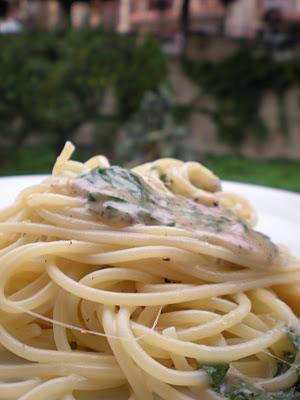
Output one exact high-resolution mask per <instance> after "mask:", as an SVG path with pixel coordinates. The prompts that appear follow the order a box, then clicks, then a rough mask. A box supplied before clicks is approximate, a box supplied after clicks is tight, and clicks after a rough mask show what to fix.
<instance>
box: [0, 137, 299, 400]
mask: <svg viewBox="0 0 300 400" xmlns="http://www.w3.org/2000/svg"><path fill="white" fill-rule="evenodd" d="M72 151H73V146H72V145H71V144H70V143H67V144H66V146H65V148H64V150H63V152H62V154H61V155H60V156H59V157H58V159H57V162H56V164H55V166H54V169H53V174H52V176H51V177H49V178H47V179H45V180H44V182H42V183H41V184H40V185H37V186H34V187H31V188H28V189H26V190H25V191H23V192H22V193H21V194H20V195H19V196H18V198H17V200H16V201H15V203H14V204H13V205H12V206H10V207H8V208H7V209H5V210H2V211H0V352H1V355H2V358H1V359H2V364H1V365H0V380H1V383H0V399H21V400H25V399H26V400H46V399H51V400H55V399H62V400H71V399H80V398H86V397H85V396H86V394H85V393H86V392H89V393H90V394H91V395H93V394H95V397H94V398H104V397H96V393H98V394H99V393H100V395H101V393H102V396H104V393H106V395H105V396H109V395H108V394H107V393H108V392H107V391H106V390H107V389H109V392H110V396H111V398H114V397H113V396H114V393H117V392H114V391H115V390H116V391H118V392H119V393H122V396H123V397H122V398H124V399H128V400H153V399H155V398H161V399H167V400H169V399H172V400H173V399H174V400H177V399H178V400H193V399H216V398H222V396H223V397H224V396H226V390H225V389H226V385H229V386H228V387H230V385H232V384H231V383H230V382H233V381H235V380H236V379H238V382H243V383H245V384H247V385H250V386H251V387H254V388H255V390H256V389H257V390H264V391H265V393H272V392H275V391H276V392H278V391H284V390H286V389H289V388H290V387H292V386H293V385H295V383H296V382H297V379H298V378H297V374H296V372H295V365H296V364H295V363H296V362H297V360H298V358H299V357H298V355H296V357H295V361H294V364H293V365H292V366H291V368H289V369H286V370H285V372H284V373H283V374H282V375H278V376H275V375H276V369H277V367H278V360H282V359H283V357H284V354H285V352H292V353H295V350H294V348H293V345H292V343H291V341H290V340H289V338H288V335H287V330H293V331H294V332H296V333H298V332H299V330H300V325H299V320H298V317H297V315H298V314H299V312H300V306H299V296H300V265H299V263H298V261H297V260H295V259H294V258H292V256H291V255H289V254H285V253H284V251H283V250H280V249H278V248H277V247H276V246H275V245H273V244H272V243H271V242H270V241H269V240H268V239H267V238H265V237H264V236H261V235H259V234H257V233H255V231H252V229H251V227H253V226H254V224H255V220H256V218H255V214H254V212H253V210H252V209H251V207H250V205H249V204H248V203H247V201H246V200H244V199H242V198H240V197H238V196H235V195H231V194H227V193H223V192H222V191H221V185H220V181H219V179H218V178H217V177H216V176H215V175H214V174H213V173H212V172H211V171H209V170H208V169H207V168H205V167H204V166H202V165H200V164H199V163H195V162H188V163H184V162H182V161H179V160H173V159H162V160H157V161H155V162H153V163H147V164H144V165H141V166H138V167H136V168H134V169H133V171H132V173H131V172H124V171H125V170H124V171H123V172H122V171H121V170H120V171H121V172H120V173H123V174H129V175H128V177H129V178H128V179H131V181H130V182H131V183H130V184H132V182H133V183H134V182H136V184H137V185H140V184H144V183H143V182H145V185H146V186H145V187H146V189H145V190H146V194H147V193H148V194H147V196H148V197H147V198H146V197H145V199H144V200H143V201H144V202H146V201H148V200H149V201H150V200H151V201H152V202H153V204H154V206H151V207H152V208H151V209H150V208H149V207H148V208H147V204H146V203H143V204H144V205H143V207H140V204H139V203H137V202H135V203H134V202H133V203H130V201H131V200H132V198H135V199H136V197H134V196H143V195H144V194H143V193H142V192H139V193H137V194H136V193H135V192H134V190H135V188H134V186H129V189H128V193H127V192H126V188H124V191H123V192H122V191H121V192H120V187H119V186H118V185H119V184H120V182H119V180H120V179H121V178H120V177H118V176H116V179H118V182H117V183H116V185H117V186H115V187H114V188H113V189H114V190H115V192H114V193H113V194H112V193H111V187H108V186H107V185H108V184H107V182H108V181H107V179H108V178H107V177H106V176H104V177H102V178H101V179H103V180H104V181H105V182H104V186H103V182H102V186H103V187H104V191H102V192H101V191H100V192H99V190H98V189H99V188H97V187H95V190H94V191H93V190H90V188H91V187H93V182H92V181H91V180H89V179H90V178H89V174H90V173H91V172H90V171H91V170H92V171H97V169H98V172H99V171H100V172H99V173H100V174H104V173H105V171H106V169H108V168H109V163H108V161H107V159H106V158H105V157H103V156H99V157H93V158H92V159H90V160H88V161H87V162H86V163H84V164H81V163H79V162H75V161H71V160H70V159H69V158H70V156H71V154H72ZM99 168H100V169H99ZM95 169H96V170H95ZM112 171H113V170H112ZM115 171H118V170H115ZM130 174H132V175H130ZM124 176H125V175H124ZM124 176H123V178H122V179H123V181H122V182H123V183H124V182H125V181H124V179H125V178H126V177H125V178H124ZM126 176H127V175H126ZM139 177H141V178H139ZM82 179H87V180H88V181H87V182H86V181H82ZM113 179H114V178H113ZM126 179H127V178H126ZM126 179H125V180H126ZM82 182H83V184H82ZM105 185H106V186H105ZM96 186H97V185H96ZM96 189H97V190H96ZM147 190H148V192H147ZM108 192H109V193H108ZM149 193H150V194H149ZM156 194H157V196H158V197H157V199H158V200H157V199H156V198H155V199H154V200H155V201H156V203H155V202H154V200H153V196H154V195H156ZM103 196H104V197H105V200H103ZM124 196H125V197H124ZM130 196H131V197H130ZM132 196H133V197H132ZM145 196H146V195H145ZM151 196H152V197H151ZM147 199H148V200H147ZM164 199H167V203H165V202H164V201H165V200H164ZM103 201H108V203H109V205H108V206H107V207H106V208H105V207H104V205H105V204H106V203H103ZM108 203H107V204H108ZM115 203H118V204H117V206H116V205H115ZM111 204H112V205H113V206H112V205H111ZM119 204H121V205H119ZM109 207H111V208H109ZM114 207H116V208H114ZM126 207H127V208H126ZM160 207H161V208H160ZM172 207H173V208H174V210H175V209H176V210H177V211H174V210H172ZM149 210H150V211H151V210H152V211H153V214H151V212H152V211H151V212H150V211H149ZM108 211H110V212H111V214H109V215H108V214H105V213H107V212H108ZM117 212H119V213H120V214H117ZM198 212H199V213H200V214H201V215H200V214H199V215H200V217H199V215H196V213H198ZM181 213H182V214H184V217H183V219H180V215H181ZM171 217H174V221H173V219H172V218H171ZM194 217H195V218H196V219H197V218H198V219H197V221H196V222H195V220H194ZM109 218H111V220H112V221H110V220H109ZM134 218H136V220H135V219H134ZM189 221H191V224H190V226H189ZM203 221H204V222H203ZM198 222H199V224H200V225H199V226H198V225H197V224H198ZM214 223H217V226H216V227H215V226H214V225H213V224H214ZM227 228H228V231H226V229H227ZM287 288H288V290H287ZM289 305H290V306H289ZM15 356H17V357H18V360H16V361H10V362H9V364H7V363H6V362H5V359H7V358H11V357H15ZM220 363H228V365H229V366H230V368H229V371H228V372H227V377H226V379H225V380H224V388H225V389H224V390H223V392H222V394H220V393H219V394H217V393H216V392H215V391H214V390H213V389H214V388H212V387H211V383H212V381H211V377H210V376H209V374H207V372H206V370H205V368H202V366H203V365H204V364H208V365H218V364H220ZM226 380H227V383H226ZM228 382H229V383H228ZM282 393H284V392H282ZM266 396H269V395H268V394H266ZM89 398H90V397H89ZM91 398H92V397H91ZM105 398H109V397H105ZM245 398H246V397H245ZM266 398H269V397H266ZM270 398H271V397H270ZM283 398H284V397H283Z"/></svg>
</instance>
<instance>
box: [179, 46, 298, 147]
mask: <svg viewBox="0 0 300 400" xmlns="http://www.w3.org/2000/svg"><path fill="white" fill-rule="evenodd" d="M182 64H183V67H184V69H185V71H186V73H187V74H188V76H189V77H190V78H191V79H192V80H193V81H194V82H196V83H197V84H198V85H199V86H200V87H201V88H202V89H203V91H204V92H205V93H208V94H210V95H212V96H214V98H215V100H216V108H215V109H214V110H205V112H207V113H209V114H210V115H211V117H212V119H213V120H214V121H215V123H216V125H217V128H218V133H219V136H220V138H222V139H223V140H225V141H227V142H229V143H230V144H232V145H234V146H239V145H240V144H241V143H242V142H243V141H244V140H245V138H246V136H247V135H253V136H256V137H258V138H262V139H263V138H265V137H266V135H267V133H268V132H267V127H266V126H265V124H264V122H263V120H262V118H261V115H260V108H261V102H262V98H263V95H264V94H265V93H266V91H273V92H275V93H276V94H277V95H278V99H279V101H281V106H282V98H283V95H284V93H285V91H286V90H287V89H288V88H289V87H290V86H291V85H297V84H299V82H300V58H299V57H293V58H292V59H287V60H279V59H278V58H276V57H275V56H274V54H272V52H271V51H270V50H268V49H266V48H263V47H258V46H257V45H252V44H249V43H248V44H247V43H242V44H241V46H240V48H239V50H238V51H237V52H236V53H234V54H233V55H232V56H229V57H227V58H225V59H223V60H222V61H219V62H211V61H194V60H191V59H189V58H187V57H183V59H182ZM283 109H284V108H283V107H281V110H283ZM202 111H203V110H202ZM279 118H280V121H279V122H280V124H281V128H282V129H284V128H285V129H286V126H285V125H286V118H285V115H284V114H283V112H281V113H280V115H279Z"/></svg>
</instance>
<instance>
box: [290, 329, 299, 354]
mask: <svg viewBox="0 0 300 400" xmlns="http://www.w3.org/2000/svg"><path fill="white" fill-rule="evenodd" d="M288 337H289V339H290V341H291V342H292V344H293V346H294V347H295V349H296V350H299V351H300V335H296V334H295V333H294V332H291V331H290V332H288Z"/></svg>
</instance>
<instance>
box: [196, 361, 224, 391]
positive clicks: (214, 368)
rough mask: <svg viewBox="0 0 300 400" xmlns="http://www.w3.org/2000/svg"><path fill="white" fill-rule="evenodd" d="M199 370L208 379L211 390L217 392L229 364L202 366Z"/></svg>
mask: <svg viewBox="0 0 300 400" xmlns="http://www.w3.org/2000/svg"><path fill="white" fill-rule="evenodd" d="M201 369H203V371H205V372H206V373H207V375H208V376H209V377H210V380H211V385H212V388H213V389H214V390H215V391H217V392H219V390H220V386H221V384H222V382H223V379H224V378H225V375H226V374H227V371H228V369H229V364H203V365H202V366H201Z"/></svg>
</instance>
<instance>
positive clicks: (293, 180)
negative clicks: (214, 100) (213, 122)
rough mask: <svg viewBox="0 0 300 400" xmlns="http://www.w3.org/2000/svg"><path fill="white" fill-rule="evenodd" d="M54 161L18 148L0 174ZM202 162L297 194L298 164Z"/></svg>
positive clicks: (79, 155) (223, 174)
mask: <svg viewBox="0 0 300 400" xmlns="http://www.w3.org/2000/svg"><path fill="white" fill-rule="evenodd" d="M88 156H89V153H88V151H86V150H84V149H78V150H77V151H76V153H75V158H76V159H78V160H81V161H83V160H85V159H86V158H88ZM55 158H56V156H55V153H54V151H53V150H51V149H50V148H49V146H34V147H26V148H23V149H19V150H17V151H15V152H13V153H11V154H10V156H9V157H4V158H3V157H1V165H0V175H1V176H5V175H19V174H37V173H49V172H50V171H51V168H52V166H53V163H54V161H55ZM202 162H203V163H204V164H205V165H206V166H207V167H208V168H210V169H212V170H213V171H214V172H215V174H216V175H218V176H219V177H220V178H222V179H227V180H232V181H239V182H247V183H254V184H258V185H265V186H272V187H275V188H281V189H287V190H293V191H297V192H300V162H296V161H287V160H271V161H258V160H249V159H244V158H241V157H238V156H221V157H216V156H205V157H203V158H202Z"/></svg>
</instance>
